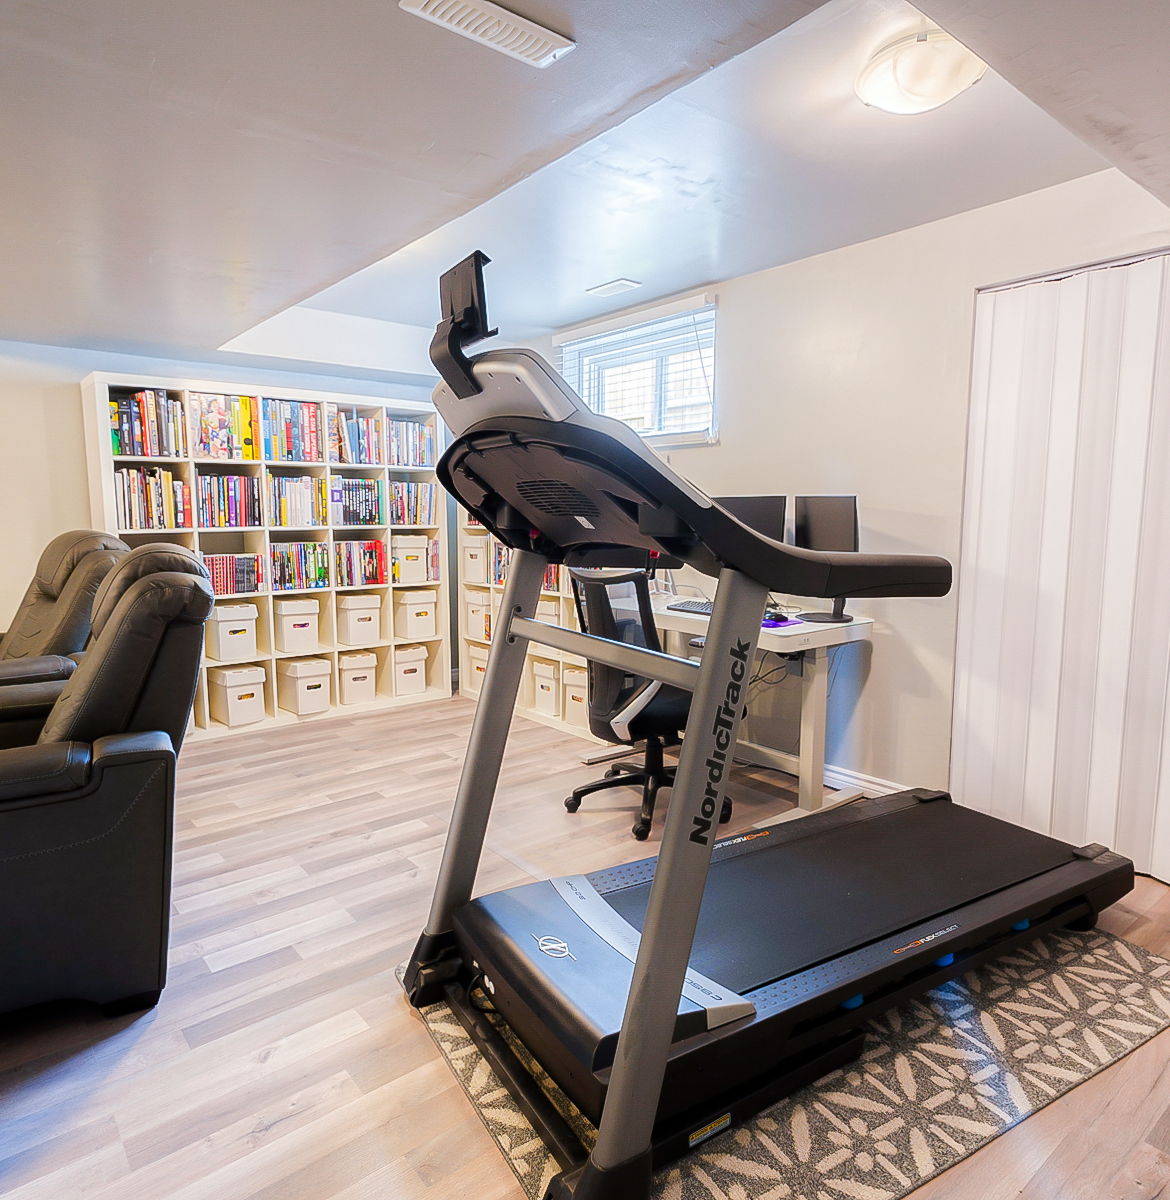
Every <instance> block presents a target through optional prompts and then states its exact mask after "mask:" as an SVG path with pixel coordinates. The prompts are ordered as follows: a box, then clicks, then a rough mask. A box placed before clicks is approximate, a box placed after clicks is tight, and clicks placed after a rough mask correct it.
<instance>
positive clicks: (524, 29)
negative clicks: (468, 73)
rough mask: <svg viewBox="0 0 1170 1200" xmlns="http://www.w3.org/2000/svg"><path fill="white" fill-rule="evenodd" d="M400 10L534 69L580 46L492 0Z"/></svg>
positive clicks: (431, 1)
mask: <svg viewBox="0 0 1170 1200" xmlns="http://www.w3.org/2000/svg"><path fill="white" fill-rule="evenodd" d="M398 7H399V8H401V9H404V10H405V11H406V12H410V13H414V14H415V16H418V17H422V18H423V20H424V21H431V22H432V23H433V24H435V25H442V26H443V28H444V29H450V30H451V31H452V32H454V33H458V34H462V36H463V37H465V38H471V40H472V41H473V42H480V43H481V44H482V45H484V46H490V47H491V48H492V49H493V50H498V51H499V52H500V53H501V54H507V55H508V56H509V57H510V58H518V59H519V60H520V61H521V62H526V63H528V65H529V66H531V67H547V66H551V65H552V64H553V63H555V62H556V61H557V59H558V58H564V56H565V55H566V54H568V53H569V51H570V50H572V49H573V47H574V46H575V45H576V44H577V43H576V42H573V41H570V40H569V39H568V38H566V37H561V35H560V34H559V33H553V31H552V30H551V29H545V28H544V26H543V25H537V24H536V22H535V21H529V20H527V19H526V18H524V17H518V16H516V14H515V13H510V12H509V11H508V10H507V9H506V8H501V7H500V6H499V5H498V4H492V3H491V2H490V0H398Z"/></svg>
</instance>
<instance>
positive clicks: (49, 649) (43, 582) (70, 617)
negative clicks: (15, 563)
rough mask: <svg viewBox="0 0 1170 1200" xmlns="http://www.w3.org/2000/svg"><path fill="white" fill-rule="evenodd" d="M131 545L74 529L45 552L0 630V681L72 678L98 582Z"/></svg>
mask: <svg viewBox="0 0 1170 1200" xmlns="http://www.w3.org/2000/svg"><path fill="white" fill-rule="evenodd" d="M129 550H130V547H129V546H127V545H126V543H125V542H124V541H122V539H121V538H117V537H114V535H113V534H112V533H100V532H99V531H98V530H96V529H72V530H70V531H69V532H68V533H62V534H60V535H59V536H57V537H55V538H54V539H53V540H52V541H51V542H50V543H49V544H48V545H47V546H46V547H45V549H44V551H43V552H42V553H41V557H40V561H39V562H38V563H37V569H36V571H35V572H34V574H33V578H32V582H31V583H30V584H29V585H28V589H27V590H26V591H25V593H24V597H23V598H22V599H21V602H20V606H19V607H18V608H17V610H16V615H15V616H14V617H13V618H12V624H11V625H10V626H9V627H8V629H7V630H6V631H5V632H4V633H3V634H0V684H6V683H36V682H38V681H41V680H50V679H68V677H69V676H70V675H71V674H72V673H73V669H74V667H75V666H76V663H75V662H74V660H73V659H71V658H69V657H68V656H69V655H71V654H77V653H78V652H80V651H81V650H82V649H83V648H84V647H85V643H86V641H87V640H88V639H89V632H90V613H91V611H92V609H93V598H94V596H95V594H96V593H97V590H98V586H99V585H100V584H101V582H102V580H103V579H105V577H106V575H108V574H109V572H110V570H111V569H112V568H113V567H114V565H115V564H116V563H117V562H118V560H119V559H120V558H122V557H123V556H124V555H125V554H127V553H128V552H129Z"/></svg>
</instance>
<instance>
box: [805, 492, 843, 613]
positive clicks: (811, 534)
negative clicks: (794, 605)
mask: <svg viewBox="0 0 1170 1200" xmlns="http://www.w3.org/2000/svg"><path fill="white" fill-rule="evenodd" d="M794 518H795V531H794V532H795V536H794V537H793V543H794V544H795V545H797V546H802V547H803V548H804V549H805V550H845V551H848V552H849V553H856V552H857V549H858V532H857V497H856V496H797V497H796V508H795V513H794ZM800 619H801V620H802V621H821V622H824V621H852V620H853V618H852V617H851V616H849V615H848V614H847V613H846V612H845V597H844V596H838V597H837V598H836V599H835V600H834V601H833V611H832V612H802V613H800Z"/></svg>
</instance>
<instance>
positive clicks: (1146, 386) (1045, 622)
mask: <svg viewBox="0 0 1170 1200" xmlns="http://www.w3.org/2000/svg"><path fill="white" fill-rule="evenodd" d="M1168 672H1170V259H1167V257H1166V256H1158V257H1154V258H1148V259H1145V260H1142V261H1140V262H1132V263H1127V264H1123V265H1116V266H1109V267H1100V268H1093V269H1091V270H1086V271H1082V272H1078V273H1075V274H1071V275H1068V276H1065V277H1063V278H1059V279H1046V280H1040V281H1036V282H1032V283H1027V284H1021V285H1017V286H1012V287H1008V288H1003V289H998V290H991V291H986V292H983V293H981V294H980V296H979V298H978V303H977V306H976V327H975V353H974V363H973V372H972V386H971V416H970V430H969V436H968V447H967V474H966V495H965V502H964V516H963V546H962V553H961V559H960V563H959V627H958V640H957V645H956V674H955V704H954V723H953V730H952V744H953V752H952V769H951V786H952V790H953V791H954V794H955V797H956V799H958V800H961V801H962V802H963V803H965V804H969V805H971V806H972V807H975V808H980V809H983V810H984V811H987V812H991V813H994V814H996V815H997V816H1002V817H1005V818H1007V819H1009V820H1012V821H1017V822H1019V823H1020V824H1023V825H1026V826H1028V827H1029V828H1032V829H1039V830H1043V831H1045V832H1050V833H1052V834H1054V835H1056V836H1057V837H1060V838H1064V839H1066V840H1067V841H1070V842H1074V843H1078V844H1080V843H1086V842H1103V843H1105V844H1106V845H1110V846H1113V847H1114V848H1115V849H1117V850H1120V851H1121V852H1122V853H1124V854H1127V855H1129V856H1130V857H1132V858H1133V859H1134V861H1135V862H1136V863H1137V865H1138V868H1139V870H1148V871H1152V872H1153V873H1154V874H1156V875H1159V876H1161V877H1162V878H1170V713H1168V710H1167V680H1168Z"/></svg>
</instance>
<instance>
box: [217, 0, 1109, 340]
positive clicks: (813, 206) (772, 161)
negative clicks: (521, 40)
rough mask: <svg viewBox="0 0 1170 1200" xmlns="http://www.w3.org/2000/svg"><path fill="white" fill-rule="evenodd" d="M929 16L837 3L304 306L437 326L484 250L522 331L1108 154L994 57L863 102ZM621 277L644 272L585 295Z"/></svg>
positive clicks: (501, 315) (784, 258) (956, 205)
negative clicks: (891, 55)
mask: <svg viewBox="0 0 1170 1200" xmlns="http://www.w3.org/2000/svg"><path fill="white" fill-rule="evenodd" d="M922 25H923V18H922V16H921V14H919V13H918V12H917V11H916V10H915V9H913V8H911V7H910V6H909V5H908V4H906V3H903V0H832V2H831V3H829V4H826V5H825V6H824V7H823V8H821V9H819V10H818V11H817V12H815V13H813V14H811V15H810V16H807V17H805V18H804V19H803V20H802V21H800V22H799V23H798V24H795V25H793V26H791V27H789V28H788V29H786V30H784V31H783V32H781V33H778V34H776V35H774V36H773V37H771V38H770V39H768V40H767V41H765V42H763V43H761V44H759V45H756V46H755V47H753V48H752V49H750V50H748V51H747V52H745V53H744V54H741V55H740V56H738V57H737V58H735V59H734V60H732V61H730V62H728V63H725V64H724V65H723V66H721V67H718V68H717V69H715V70H713V71H710V72H708V73H706V74H705V75H703V76H701V77H700V78H698V79H696V80H694V81H693V82H691V83H689V84H686V85H685V86H683V87H681V88H680V89H678V90H677V91H675V92H673V93H672V94H671V95H670V96H668V97H666V98H664V99H662V100H659V101H658V102H657V103H656V104H654V105H653V106H652V107H650V108H647V109H645V110H643V111H642V112H640V113H638V114H637V115H636V116H633V117H631V118H629V119H628V120H626V121H625V122H624V123H623V124H621V125H620V126H619V127H617V128H615V129H612V130H610V131H608V132H606V133H603V134H600V135H599V136H597V137H595V138H594V139H593V140H591V141H590V142H588V143H586V144H585V145H583V146H580V147H578V148H577V149H575V150H573V151H571V152H570V153H568V154H567V155H565V156H564V157H563V158H561V159H560V160H558V161H557V162H555V163H553V164H551V165H549V166H546V167H544V168H542V169H541V170H539V171H537V172H536V173H534V174H532V175H530V176H529V177H528V178H527V179H524V180H523V181H522V182H520V183H517V184H515V185H513V186H512V187H511V188H510V189H508V190H507V191H505V192H504V193H503V194H501V195H499V196H497V197H495V198H493V199H491V200H488V201H487V202H486V203H484V204H482V205H480V206H479V207H478V208H476V209H474V210H473V211H472V212H470V213H468V214H467V215H466V216H462V217H459V218H457V219H456V220H454V221H452V222H450V223H448V224H446V225H444V226H442V227H441V228H438V229H436V230H435V231H434V232H433V233H429V234H428V235H426V236H425V237H423V238H421V239H420V240H419V241H417V242H415V243H413V244H412V245H410V246H408V247H406V248H405V249H403V250H400V251H398V252H397V253H396V254H393V255H391V256H390V257H388V258H386V259H384V260H383V261H381V262H379V263H377V264H375V265H373V266H370V267H367V268H366V269H365V270H362V271H359V272H357V273H356V274H355V275H353V276H351V277H350V278H348V279H346V280H344V281H343V282H341V283H338V284H336V285H334V286H333V287H331V288H328V289H326V290H325V291H323V292H321V293H319V294H318V295H316V296H314V297H312V298H310V299H309V300H308V301H306V304H305V306H307V307H310V308H316V309H324V310H329V311H330V312H335V313H347V314H351V315H353V316H360V317H365V318H378V319H380V320H384V321H393V322H401V323H407V324H414V325H431V326H433V324H434V321H435V319H436V313H437V304H438V302H437V284H436V281H437V278H438V275H439V273H440V272H441V271H443V270H445V269H446V268H447V267H448V266H450V265H451V264H452V263H454V262H456V261H457V260H458V259H460V258H462V257H463V256H464V255H466V254H467V253H469V252H470V251H471V250H474V249H482V250H484V251H486V253H487V254H488V255H489V256H490V257H491V258H492V259H493V260H494V262H495V265H494V266H493V267H492V268H490V276H489V278H490V293H489V299H490V307H491V317H492V321H493V323H498V324H499V325H500V326H501V328H502V329H503V330H504V331H505V332H506V333H507V334H509V335H511V336H513V337H525V336H529V337H530V336H533V335H537V334H540V333H543V332H547V331H549V330H552V329H556V328H560V327H564V326H567V325H572V324H574V323H577V322H580V321H583V320H586V319H588V318H591V317H596V316H598V315H600V314H603V313H607V312H612V311H615V310H617V309H622V308H626V307H629V306H630V305H631V304H637V303H640V302H642V301H643V300H651V299H653V298H655V297H661V296H664V295H669V294H672V293H677V292H680V291H684V290H687V289H691V288H695V287H697V286H701V285H703V284H705V283H708V282H712V281H716V280H720V279H725V278H730V277H733V276H736V275H741V274H745V273H747V272H751V271H756V270H760V269H762V268H766V267H771V266H774V265H776V264H779V263H783V262H790V261H793V260H795V259H799V258H805V257H807V256H809V255H812V254H817V253H819V252H822V251H825V250H829V249H832V248H834V247H838V246H843V245H848V244H851V243H854V242H859V241H863V240H866V239H868V238H872V237H877V236H879V235H881V234H885V233H889V232H892V231H894V230H897V229H903V228H907V227H909V226H913V225H919V224H922V223H924V222H927V221H932V220H936V219H938V218H940V217H945V216H948V215H950V214H953V213H956V212H961V211H964V210H966V209H970V208H976V207H979V206H981V205H985V204H990V203H993V202H995V201H998V200H1002V199H1006V198H1008V197H1010V196H1016V195H1020V194H1022V193H1025V192H1030V191H1034V190H1036V189H1038V188H1042V187H1047V186H1050V185H1052V184H1056V183H1060V182H1063V181H1065V180H1067V179H1071V178H1075V177H1076V176H1079V175H1083V174H1087V173H1089V172H1091V171H1096V170H1100V169H1102V168H1103V167H1105V166H1106V165H1107V164H1106V163H1105V162H1104V160H1103V159H1101V158H1100V157H1099V156H1098V155H1097V154H1096V153H1095V152H1093V151H1092V150H1090V149H1088V148H1087V147H1086V146H1085V145H1084V144H1083V143H1082V142H1081V141H1080V140H1079V139H1078V138H1076V137H1074V136H1073V135H1072V134H1070V133H1068V132H1067V131H1066V130H1065V129H1063V128H1062V127H1061V126H1060V125H1059V124H1057V122H1055V121H1054V120H1053V119H1052V118H1051V117H1049V116H1047V115H1046V114H1045V113H1044V112H1042V111H1041V110H1040V109H1039V108H1037V107H1036V105H1034V104H1033V103H1032V102H1031V101H1030V100H1028V99H1026V98H1025V97H1024V96H1022V95H1021V94H1020V93H1019V92H1017V91H1016V90H1015V89H1014V88H1012V87H1011V86H1010V85H1008V84H1007V83H1005V82H1004V81H1003V80H1002V79H1000V78H998V77H996V76H994V75H993V74H992V73H989V74H988V75H987V76H986V77H985V78H984V79H983V80H982V81H981V82H980V83H979V84H978V85H976V86H975V87H974V88H972V89H971V90H970V91H969V92H967V93H965V94H964V95H962V96H960V97H959V98H958V99H956V100H954V101H953V102H952V103H950V104H948V105H946V106H944V107H943V108H941V109H938V110H936V111H934V112H931V113H926V114H922V115H920V116H912V117H900V116H891V115H890V114H888V113H883V112H880V111H879V110H877V109H871V108H866V107H865V106H864V105H863V104H861V103H860V101H858V99H857V98H856V96H855V95H854V93H853V80H854V77H855V75H856V73H857V70H858V69H859V67H860V66H861V64H862V63H863V62H864V61H865V59H866V58H867V57H868V55H869V54H870V53H872V51H874V50H875V49H877V48H878V47H879V46H880V45H882V44H884V43H885V42H887V41H889V40H890V39H892V38H893V37H896V36H898V35H900V34H902V33H905V32H907V31H909V30H911V29H917V28H920V27H921V26H922ZM554 69H556V68H554ZM618 276H625V277H628V278H632V279H635V280H640V281H641V282H642V283H643V285H644V286H643V287H642V288H641V289H639V290H638V291H632V292H626V293H624V294H622V295H619V296H616V297H612V298H610V299H602V298H598V297H593V296H589V295H587V294H586V288H588V287H591V286H593V285H596V284H600V283H604V282H606V281H608V280H611V279H613V278H615V277H618ZM305 306H302V307H305ZM302 330H303V325H298V337H299V338H301V339H303V332H302ZM329 340H330V338H325V339H324V340H323V343H324V342H325V341H329ZM235 344H236V345H240V346H247V345H248V344H249V342H248V339H247V338H246V337H245V338H243V339H240V341H239V342H238V343H235ZM320 351H321V353H324V354H328V353H330V347H329V345H326V344H322V345H321V347H320Z"/></svg>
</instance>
